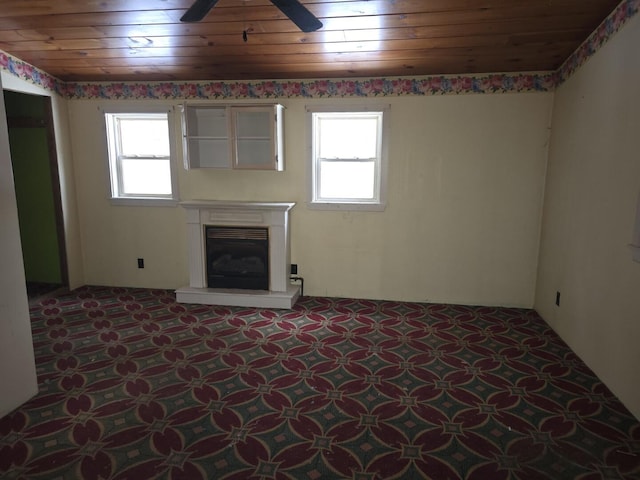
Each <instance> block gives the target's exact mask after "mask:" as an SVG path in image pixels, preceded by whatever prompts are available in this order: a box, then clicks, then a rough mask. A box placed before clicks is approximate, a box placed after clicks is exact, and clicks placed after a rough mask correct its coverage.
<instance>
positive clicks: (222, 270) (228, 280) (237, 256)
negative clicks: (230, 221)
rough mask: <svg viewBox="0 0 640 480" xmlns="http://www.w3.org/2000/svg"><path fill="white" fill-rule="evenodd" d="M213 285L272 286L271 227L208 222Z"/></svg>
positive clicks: (209, 279) (209, 280) (209, 274)
mask: <svg viewBox="0 0 640 480" xmlns="http://www.w3.org/2000/svg"><path fill="white" fill-rule="evenodd" d="M205 239H206V247H207V285H208V286H209V287H210V288H244V289H251V290H269V229H268V228H258V227H215V226H205Z"/></svg>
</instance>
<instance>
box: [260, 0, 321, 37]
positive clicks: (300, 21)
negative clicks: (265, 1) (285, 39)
mask: <svg viewBox="0 0 640 480" xmlns="http://www.w3.org/2000/svg"><path fill="white" fill-rule="evenodd" d="M271 3H273V4H274V5H275V6H276V7H278V8H279V9H280V11H281V12H282V13H284V14H285V15H286V16H287V17H289V18H290V19H291V21H292V22H293V23H295V24H296V25H297V26H298V28H299V29H300V30H302V31H303V32H315V31H316V30H318V29H319V28H321V27H322V22H321V21H320V20H318V19H317V18H316V17H315V15H314V14H313V13H311V12H310V11H309V10H307V7H305V6H304V5H302V4H301V3H300V2H299V1H298V0H271Z"/></svg>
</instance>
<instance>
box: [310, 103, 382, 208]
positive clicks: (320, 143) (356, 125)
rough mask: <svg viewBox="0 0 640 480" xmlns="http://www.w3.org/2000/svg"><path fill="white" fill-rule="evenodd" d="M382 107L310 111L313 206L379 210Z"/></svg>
mask: <svg viewBox="0 0 640 480" xmlns="http://www.w3.org/2000/svg"><path fill="white" fill-rule="evenodd" d="M386 110H387V108H379V109H364V108H363V109H358V108H354V107H350V108H349V109H348V110H346V111H345V110H336V111H325V110H322V111H316V110H310V111H309V115H310V117H311V122H310V123H311V138H312V141H311V172H312V173H311V177H312V178H311V204H312V205H316V206H324V207H327V208H347V209H360V208H362V209H366V208H368V209H382V208H384V180H385V178H384V173H385V164H386V161H385V156H386V155H385V147H386V138H385V137H386V128H385V126H386V125H385V124H386V122H385V118H384V117H385V112H386Z"/></svg>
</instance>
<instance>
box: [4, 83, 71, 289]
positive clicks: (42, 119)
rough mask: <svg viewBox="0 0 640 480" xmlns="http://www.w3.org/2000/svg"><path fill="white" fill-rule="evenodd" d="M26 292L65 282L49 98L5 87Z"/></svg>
mask: <svg viewBox="0 0 640 480" xmlns="http://www.w3.org/2000/svg"><path fill="white" fill-rule="evenodd" d="M3 93H4V101H5V108H6V112H7V125H8V127H9V147H10V149H11V164H12V168H13V177H14V184H15V190H16V202H17V205H18V220H19V223H20V240H21V243H22V256H23V262H24V270H25V277H26V280H27V294H28V295H29V298H35V297H39V296H41V295H44V294H46V293H49V292H51V291H54V290H58V289H60V288H68V286H69V275H68V269H67V255H66V249H65V236H64V220H63V211H62V200H61V195H60V177H59V172H58V158H57V154H56V147H55V134H54V125H53V113H52V109H51V99H50V98H49V97H46V96H39V95H30V94H24V93H18V92H13V91H9V90H5V91H4V92H3Z"/></svg>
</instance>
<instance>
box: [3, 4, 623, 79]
mask: <svg viewBox="0 0 640 480" xmlns="http://www.w3.org/2000/svg"><path fill="white" fill-rule="evenodd" d="M191 3H192V0H0V50H4V51H5V52H7V53H10V54H12V55H14V56H16V57H18V58H20V59H21V60H24V61H26V62H29V63H31V64H32V65H35V66H36V67H38V68H40V69H42V70H44V71H46V72H48V73H49V74H51V75H54V76H56V77H58V78H59V79H62V80H65V81H124V80H133V81H152V80H206V79H208V80H243V79H282V78H290V79H306V78H345V77H346V78H348V77H372V76H373V77H378V76H386V77H390V76H393V77H395V76H399V75H430V74H458V73H487V72H521V71H548V70H555V69H556V68H557V67H559V66H560V64H561V63H562V62H563V61H564V60H565V59H566V58H567V57H568V56H569V55H570V54H571V53H572V52H573V51H574V50H575V49H576V48H577V47H578V46H579V45H580V43H581V42H582V41H583V40H585V39H586V38H587V36H588V35H589V34H590V33H591V32H592V31H593V30H594V29H595V28H596V27H597V26H598V25H599V24H600V22H601V21H602V20H603V19H604V18H605V17H606V16H607V15H608V14H609V13H611V12H612V11H613V9H614V8H615V7H616V6H617V4H618V3H619V0H484V1H480V0H478V1H474V0H395V1H394V0H367V1H363V0H302V3H304V5H305V6H306V7H307V8H308V9H309V10H310V11H311V12H312V13H313V14H315V15H316V16H317V17H318V18H319V19H320V20H321V21H322V23H323V24H324V26H323V27H322V28H321V29H320V30H318V31H316V32H312V33H303V32H301V31H300V30H298V28H297V27H296V26H295V25H294V24H293V23H292V22H291V21H290V20H289V19H287V17H285V16H284V15H283V14H282V13H281V12H280V10H278V9H277V8H276V7H275V6H273V5H272V4H271V3H270V2H269V1H268V0H220V1H219V2H218V4H217V5H216V6H215V7H214V8H213V10H212V11H211V12H209V14H208V15H207V17H205V19H204V20H203V21H201V22H199V23H191V24H187V23H180V20H179V19H180V17H181V16H182V14H183V13H184V12H185V10H186V9H187V8H189V6H190V5H191ZM243 31H246V32H247V41H246V42H245V41H244V40H243Z"/></svg>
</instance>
